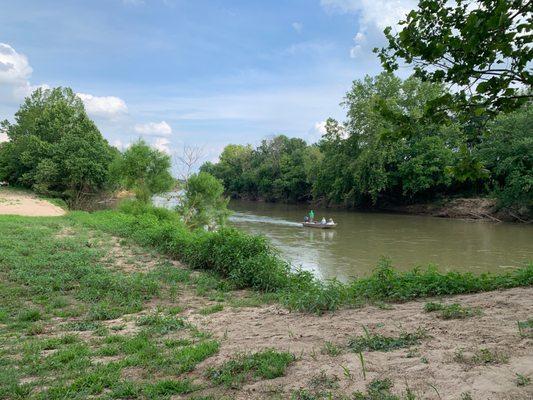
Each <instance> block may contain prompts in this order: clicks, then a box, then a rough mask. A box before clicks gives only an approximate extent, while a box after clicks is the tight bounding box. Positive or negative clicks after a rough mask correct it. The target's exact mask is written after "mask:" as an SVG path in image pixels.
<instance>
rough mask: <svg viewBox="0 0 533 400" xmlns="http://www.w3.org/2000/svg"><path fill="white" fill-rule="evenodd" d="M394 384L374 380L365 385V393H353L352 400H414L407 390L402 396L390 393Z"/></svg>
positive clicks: (388, 381) (385, 380)
mask: <svg viewBox="0 0 533 400" xmlns="http://www.w3.org/2000/svg"><path fill="white" fill-rule="evenodd" d="M393 386H394V383H393V382H392V381H391V380H390V379H389V378H385V379H374V380H373V381H372V382H370V383H369V384H368V385H367V392H366V393H363V392H355V393H354V394H353V399H354V400H415V398H416V397H415V395H414V394H413V393H412V392H411V390H409V389H407V390H406V392H405V393H404V394H403V395H395V394H393V393H392V392H391V390H392V388H393Z"/></svg>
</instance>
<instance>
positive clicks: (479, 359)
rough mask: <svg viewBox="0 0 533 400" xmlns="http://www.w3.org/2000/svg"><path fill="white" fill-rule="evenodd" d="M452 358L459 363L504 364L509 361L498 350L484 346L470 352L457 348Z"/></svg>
mask: <svg viewBox="0 0 533 400" xmlns="http://www.w3.org/2000/svg"><path fill="white" fill-rule="evenodd" d="M453 359H454V361H456V362H458V363H461V364H469V365H490V364H505V363H507V362H508V361H509V356H508V355H507V354H505V353H502V352H500V351H496V350H494V351H492V350H489V349H485V348H481V349H476V350H474V351H473V352H471V353H470V354H465V352H464V349H458V350H456V351H455V353H454V357H453Z"/></svg>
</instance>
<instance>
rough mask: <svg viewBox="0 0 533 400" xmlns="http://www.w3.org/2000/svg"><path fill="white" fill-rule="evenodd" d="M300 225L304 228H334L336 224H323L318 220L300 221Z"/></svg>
mask: <svg viewBox="0 0 533 400" xmlns="http://www.w3.org/2000/svg"><path fill="white" fill-rule="evenodd" d="M302 226H304V227H306V228H317V229H332V228H335V227H336V226H337V224H323V223H320V222H302Z"/></svg>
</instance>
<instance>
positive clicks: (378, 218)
mask: <svg viewBox="0 0 533 400" xmlns="http://www.w3.org/2000/svg"><path fill="white" fill-rule="evenodd" d="M230 208H231V209H232V210H233V211H234V214H233V215H232V217H231V218H230V222H231V224H233V225H234V226H236V227H238V228H241V229H243V230H245V231H248V232H251V233H256V234H262V235H265V236H267V237H268V238H269V239H270V240H271V241H272V243H273V244H274V246H275V247H277V248H278V249H279V250H280V251H281V253H282V255H283V256H284V257H285V258H287V259H288V260H290V261H291V262H292V263H293V265H296V266H300V267H302V268H303V269H306V270H310V271H313V272H314V273H315V274H316V275H317V276H318V277H320V278H324V279H327V278H333V277H336V278H338V279H340V280H342V281H346V280H349V279H350V278H352V277H354V276H362V275H366V274H368V273H369V272H370V271H372V269H373V268H374V267H375V266H376V264H377V262H378V261H379V259H380V258H381V257H388V258H389V259H391V260H392V263H393V265H394V266H395V267H396V268H398V269H401V270H406V269H411V268H412V267H414V266H427V265H428V264H434V265H436V266H437V267H438V269H439V270H441V271H452V270H455V271H471V272H475V273H480V272H485V271H491V272H502V271H504V270H506V269H511V268H515V267H517V266H521V265H524V263H526V262H527V261H531V260H533V226H531V225H519V224H511V223H499V224H495V223H491V222H483V221H465V220H454V219H443V218H435V217H428V216H416V215H402V214H387V213H363V212H353V211H339V210H315V213H316V218H319V219H320V218H322V216H325V217H327V218H329V217H332V218H333V219H334V220H335V222H337V223H338V226H337V228H336V229H333V230H320V229H311V228H303V227H302V226H301V224H300V221H301V220H302V219H303V216H304V215H305V214H306V213H307V212H308V209H307V208H306V206H297V205H284V204H272V203H260V202H250V201H232V202H231V203H230Z"/></svg>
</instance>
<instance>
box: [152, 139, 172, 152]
mask: <svg viewBox="0 0 533 400" xmlns="http://www.w3.org/2000/svg"><path fill="white" fill-rule="evenodd" d="M169 145H170V140H168V139H167V138H157V139H156V140H155V142H154V143H153V146H154V147H155V148H156V149H157V150H159V151H162V152H163V153H167V154H170V147H169Z"/></svg>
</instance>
